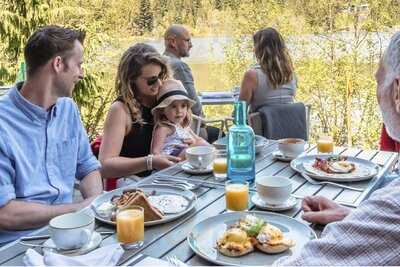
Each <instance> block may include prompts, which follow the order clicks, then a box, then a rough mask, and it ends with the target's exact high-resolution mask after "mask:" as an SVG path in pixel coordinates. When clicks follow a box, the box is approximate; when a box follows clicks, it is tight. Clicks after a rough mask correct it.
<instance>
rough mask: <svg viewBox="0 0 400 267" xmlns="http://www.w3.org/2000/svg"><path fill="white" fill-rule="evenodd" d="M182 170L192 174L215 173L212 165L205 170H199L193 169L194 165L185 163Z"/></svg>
mask: <svg viewBox="0 0 400 267" xmlns="http://www.w3.org/2000/svg"><path fill="white" fill-rule="evenodd" d="M181 167H182V170H184V171H185V172H187V173H190V174H207V173H211V172H212V171H213V168H212V164H211V165H209V166H208V167H207V168H204V169H197V168H195V167H193V166H192V165H190V163H189V162H185V163H183V164H182V166H181Z"/></svg>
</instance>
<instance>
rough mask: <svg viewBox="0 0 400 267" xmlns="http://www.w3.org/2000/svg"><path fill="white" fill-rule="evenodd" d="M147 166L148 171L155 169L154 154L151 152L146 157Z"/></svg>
mask: <svg viewBox="0 0 400 267" xmlns="http://www.w3.org/2000/svg"><path fill="white" fill-rule="evenodd" d="M146 166H147V170H148V171H151V170H153V154H149V155H148V156H147V157H146Z"/></svg>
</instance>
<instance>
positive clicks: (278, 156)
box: [272, 150, 296, 162]
mask: <svg viewBox="0 0 400 267" xmlns="http://www.w3.org/2000/svg"><path fill="white" fill-rule="evenodd" d="M272 157H273V158H274V159H277V160H280V161H284V162H289V161H292V160H294V159H295V158H296V157H289V156H284V155H283V154H282V152H281V151H279V150H277V151H274V152H272Z"/></svg>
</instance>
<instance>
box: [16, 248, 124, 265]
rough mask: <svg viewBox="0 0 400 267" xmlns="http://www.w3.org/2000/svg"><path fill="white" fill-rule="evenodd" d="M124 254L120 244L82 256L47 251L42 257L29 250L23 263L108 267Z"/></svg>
mask: <svg viewBox="0 0 400 267" xmlns="http://www.w3.org/2000/svg"><path fill="white" fill-rule="evenodd" d="M123 253H124V250H123V249H122V247H121V246H120V245H119V244H112V245H108V246H104V247H101V248H98V249H96V250H94V251H92V252H90V253H88V254H85V255H80V256H65V255H61V254H57V253H53V252H50V251H45V252H44V255H43V256H42V255H40V254H39V253H37V252H36V251H35V250H33V249H28V250H27V251H26V253H25V256H24V258H23V261H24V264H25V266H58V265H64V266H90V265H92V266H107V265H116V264H117V263H118V261H119V259H120V258H121V256H122V254H123Z"/></svg>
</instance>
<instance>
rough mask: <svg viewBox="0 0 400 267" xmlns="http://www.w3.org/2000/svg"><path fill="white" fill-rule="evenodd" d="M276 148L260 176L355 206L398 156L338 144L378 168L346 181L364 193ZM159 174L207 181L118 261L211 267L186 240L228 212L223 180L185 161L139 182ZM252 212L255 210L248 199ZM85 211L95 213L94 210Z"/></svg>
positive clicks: (8, 250)
mask: <svg viewBox="0 0 400 267" xmlns="http://www.w3.org/2000/svg"><path fill="white" fill-rule="evenodd" d="M275 150H277V142H276V141H269V143H268V145H266V146H265V147H264V148H263V150H262V151H261V153H259V154H258V155H257V158H256V173H257V174H256V175H257V176H261V175H282V176H286V177H289V178H290V179H291V180H292V182H293V191H292V195H293V196H295V197H296V198H299V199H301V198H303V197H305V196H312V195H322V196H325V197H327V198H329V199H332V200H334V201H337V202H339V203H342V204H345V205H347V206H349V207H353V208H355V207H357V206H358V205H359V204H360V202H361V201H362V200H363V199H365V198H366V197H367V196H368V195H369V194H370V193H371V191H372V190H373V189H374V188H376V187H377V186H379V184H380V182H381V181H382V177H383V175H384V174H385V173H387V172H389V171H391V170H392V168H393V166H394V165H395V163H396V161H397V158H398V154H397V153H392V152H384V151H377V150H361V149H356V148H344V147H335V151H334V152H335V153H337V154H341V155H346V156H354V157H357V158H361V159H366V160H370V161H372V162H374V163H376V164H377V165H378V166H379V167H380V168H379V172H378V175H377V176H376V177H374V178H372V179H370V180H367V181H362V182H353V183H348V185H351V186H354V187H358V188H362V189H363V191H362V192H358V191H353V190H349V189H343V188H339V187H336V186H332V185H312V184H310V183H309V182H307V181H306V180H305V179H304V178H302V176H301V175H300V174H298V173H296V172H295V171H294V170H292V169H291V167H290V165H289V164H288V163H286V162H281V161H277V160H275V159H274V158H273V157H272V154H271V153H272V152H273V151H275ZM306 153H308V154H315V153H316V147H315V145H307V150H306ZM157 175H166V176H171V177H175V178H176V179H187V180H189V181H190V180H191V181H204V182H203V183H201V184H202V186H201V187H200V188H198V189H196V190H195V193H196V195H197V202H196V206H195V208H194V209H193V210H191V212H189V213H187V214H186V215H184V216H183V217H180V218H178V219H176V220H175V221H172V222H168V223H165V224H160V225H155V226H151V227H146V229H145V240H144V245H143V247H141V248H140V249H138V250H127V251H125V253H124V255H123V256H122V258H121V260H120V262H119V264H123V265H131V266H132V265H135V264H136V263H137V262H138V261H140V260H141V259H142V258H143V257H144V256H146V255H147V256H151V257H154V258H160V259H166V258H167V257H169V256H176V257H177V258H179V259H180V260H181V261H183V262H185V263H186V264H188V265H213V264H212V263H210V262H208V261H206V260H204V259H202V258H200V257H199V256H197V255H196V254H195V253H194V252H193V251H192V250H191V249H190V247H189V244H188V242H187V240H186V237H187V235H188V233H189V232H190V231H191V230H192V229H193V227H194V226H195V225H196V224H198V223H199V222H201V221H203V220H205V219H206V218H208V217H211V216H215V215H218V214H221V213H224V212H226V209H225V197H224V182H218V181H216V180H215V179H214V176H213V175H212V174H206V175H190V174H187V173H185V172H183V171H182V169H181V164H177V165H175V166H172V167H170V168H168V169H165V170H163V171H160V172H158V173H156V174H153V175H152V176H150V177H148V178H145V179H144V180H142V181H141V182H140V183H142V184H149V183H150V184H151V182H152V180H153V179H154V177H155V176H157ZM254 192H255V190H254V186H253V187H251V190H250V193H251V194H254ZM300 205H301V201H300V200H299V201H298V202H297V205H296V206H295V207H294V208H292V209H291V210H287V211H284V212H280V213H281V214H284V215H287V216H290V217H293V218H295V219H298V220H300V221H301V214H302V211H301V209H300ZM249 209H250V210H257V208H256V207H255V206H254V205H253V204H251V203H250V206H249ZM85 212H91V210H90V209H88V210H86V211H85ZM311 227H312V228H313V229H314V230H315V231H316V232H317V235H318V234H320V232H321V230H322V228H321V226H317V225H311ZM96 230H97V231H110V230H115V228H114V226H111V225H108V224H104V223H101V222H97V223H96ZM47 233H48V228H47V227H44V228H42V229H40V230H38V231H37V232H36V233H35V234H37V235H39V234H47ZM44 241H45V240H37V241H35V242H36V243H38V244H40V243H43V242H44ZM115 242H117V239H116V235H115V234H110V235H106V236H103V241H102V244H101V246H104V245H108V244H112V243H115ZM27 249H28V248H27V247H25V246H23V245H21V244H18V241H15V242H13V243H11V244H8V245H6V246H4V247H3V248H0V264H1V265H23V261H22V258H23V256H24V254H25V251H26V250H27Z"/></svg>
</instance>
